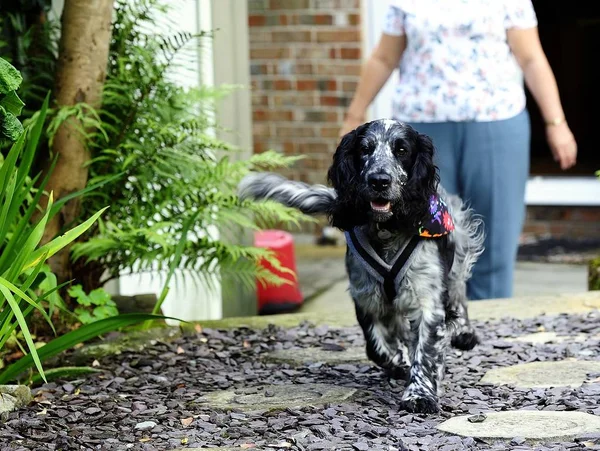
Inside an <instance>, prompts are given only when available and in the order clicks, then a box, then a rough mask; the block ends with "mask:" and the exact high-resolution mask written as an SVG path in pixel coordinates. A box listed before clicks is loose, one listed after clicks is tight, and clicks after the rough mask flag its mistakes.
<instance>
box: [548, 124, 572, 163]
mask: <svg viewBox="0 0 600 451" xmlns="http://www.w3.org/2000/svg"><path fill="white" fill-rule="evenodd" d="M546 140H547V141H548V145H549V146H550V149H551V150H552V155H553V156H554V161H557V162H558V163H559V164H560V167H561V169H563V170H567V169H569V168H571V167H573V166H574V165H575V162H576V161H577V142H576V141H575V137H574V136H573V133H571V129H570V128H569V126H568V125H567V123H566V122H563V123H561V124H559V125H548V126H546Z"/></svg>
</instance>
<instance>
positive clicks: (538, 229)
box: [523, 222, 550, 236]
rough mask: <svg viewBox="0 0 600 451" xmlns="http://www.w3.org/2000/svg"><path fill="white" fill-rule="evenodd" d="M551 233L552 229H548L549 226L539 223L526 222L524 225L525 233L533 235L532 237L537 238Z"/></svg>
mask: <svg viewBox="0 0 600 451" xmlns="http://www.w3.org/2000/svg"><path fill="white" fill-rule="evenodd" d="M549 232H550V227H548V224H544V223H542V224H539V223H532V222H529V223H528V222H526V223H525V224H524V225H523V233H528V234H532V235H536V236H540V235H546V234H548V233H549Z"/></svg>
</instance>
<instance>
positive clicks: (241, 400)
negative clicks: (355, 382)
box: [201, 384, 357, 411]
mask: <svg viewBox="0 0 600 451" xmlns="http://www.w3.org/2000/svg"><path fill="white" fill-rule="evenodd" d="M356 393H357V390H356V389H353V388H346V387H340V386H336V385H328V384H294V385H268V386H261V387H255V388H242V389H237V390H223V391H216V392H212V393H209V394H207V395H206V396H205V397H204V398H205V401H203V402H201V404H204V405H205V406H206V407H210V408H213V409H223V410H241V411H262V410H279V409H287V408H299V407H306V406H315V405H318V406H322V405H324V404H327V403H343V402H344V401H348V400H350V399H351V398H352V397H353V396H354V395H355V394H356Z"/></svg>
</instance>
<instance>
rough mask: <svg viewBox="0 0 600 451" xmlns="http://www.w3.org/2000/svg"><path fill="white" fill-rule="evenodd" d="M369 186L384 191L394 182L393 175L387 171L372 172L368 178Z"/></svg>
mask: <svg viewBox="0 0 600 451" xmlns="http://www.w3.org/2000/svg"><path fill="white" fill-rule="evenodd" d="M367 182H369V186H370V187H371V189H372V190H374V191H384V190H386V189H388V188H389V186H390V184H391V183H392V177H391V176H389V175H388V174H385V173H379V174H371V175H370V176H369V178H368V179H367Z"/></svg>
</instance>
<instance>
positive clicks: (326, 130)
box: [319, 125, 340, 139]
mask: <svg viewBox="0 0 600 451" xmlns="http://www.w3.org/2000/svg"><path fill="white" fill-rule="evenodd" d="M319 134H320V136H321V138H336V139H337V138H338V137H339V135H340V127H338V126H337V125H324V126H323V127H321V129H320V133H319Z"/></svg>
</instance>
